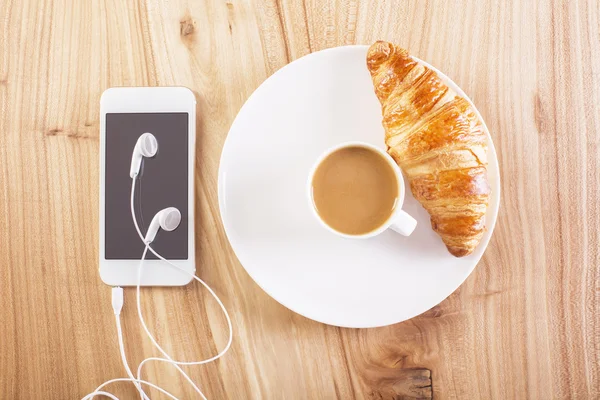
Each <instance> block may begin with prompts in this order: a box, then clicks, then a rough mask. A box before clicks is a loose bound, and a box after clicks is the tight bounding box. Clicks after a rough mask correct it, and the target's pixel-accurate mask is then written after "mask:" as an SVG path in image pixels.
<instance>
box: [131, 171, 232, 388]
mask: <svg viewBox="0 0 600 400" xmlns="http://www.w3.org/2000/svg"><path fill="white" fill-rule="evenodd" d="M136 179H137V175H135V176H134V177H133V180H132V185H131V216H132V218H133V223H134V225H135V229H136V231H137V233H138V235H139V237H140V239H141V240H142V241H144V236H143V235H142V232H141V230H140V228H139V225H138V222H137V218H136V216H135V209H134V198H135V182H136ZM147 250H150V251H151V252H152V253H153V254H154V255H155V256H156V257H157V258H159V259H160V260H162V261H164V262H165V263H167V264H168V265H170V266H172V267H174V268H177V269H178V270H180V271H183V272H184V273H186V274H188V275H189V276H191V277H192V278H194V279H195V280H197V281H198V282H200V283H201V284H202V286H204V287H205V288H206V289H207V290H208V291H209V293H210V294H211V295H212V296H213V297H214V299H215V300H216V301H217V303H218V304H219V306H220V307H221V310H222V311H223V314H224V315H225V318H226V320H227V325H228V328H229V339H228V341H227V344H226V346H225V348H224V349H223V350H221V352H219V353H218V354H217V355H216V356H214V357H211V358H209V359H206V360H202V361H174V360H173V359H172V358H171V357H170V356H169V355H168V354H167V353H166V352H165V351H164V350H163V348H162V347H161V346H160V345H159V344H158V342H157V341H156V339H155V338H154V336H153V335H152V333H151V332H150V330H149V329H148V327H147V326H146V322H145V320H144V317H143V314H142V309H141V301H140V285H141V272H142V265H143V261H144V259H145V257H146V253H147ZM136 300H137V309H138V316H139V318H140V323H141V324H142V327H143V328H144V331H145V332H146V334H147V335H148V338H149V339H150V341H151V342H152V344H153V345H154V347H156V348H157V349H158V350H159V351H160V352H161V353H162V354H163V355H164V356H165V357H166V358H158V357H149V358H147V359H145V360H143V361H142V362H141V363H140V365H139V366H138V370H137V377H138V379H140V376H141V370H142V367H143V365H144V364H145V363H146V362H148V361H162V362H167V363H170V364H172V365H173V366H175V368H177V369H178V370H179V371H180V372H181V374H182V375H183V376H184V377H185V378H186V379H187V380H188V382H190V384H191V385H192V386H193V387H194V389H196V391H197V392H198V394H200V396H202V398H203V399H206V397H205V396H204V394H203V393H202V392H201V391H200V389H199V388H198V387H197V386H196V385H195V384H194V383H193V381H192V380H191V379H190V378H189V376H188V375H187V374H186V373H185V372H184V371H183V370H182V369H181V368H180V367H179V365H202V364H206V363H209V362H212V361H214V360H217V359H218V358H220V357H222V356H223V355H224V354H225V353H226V352H227V351H228V350H229V348H230V347H231V343H232V341H233V325H232V323H231V318H230V317H229V313H228V312H227V309H226V308H225V306H224V305H223V303H222V302H221V299H219V297H218V296H217V295H216V293H215V292H214V291H213V290H212V289H211V288H210V287H209V286H208V284H206V282H204V281H203V280H202V279H200V278H199V277H197V276H196V275H194V274H192V273H190V272H188V271H186V270H185V269H183V268H181V267H179V266H178V265H175V264H173V263H172V262H170V261H169V260H167V259H165V258H164V257H163V256H161V255H160V254H158V253H157V252H156V251H155V250H154V249H153V248H152V247H151V246H150V244H149V243H147V244H146V248H145V249H144V254H143V255H142V260H141V261H140V267H139V270H138V282H137V286H136Z"/></svg>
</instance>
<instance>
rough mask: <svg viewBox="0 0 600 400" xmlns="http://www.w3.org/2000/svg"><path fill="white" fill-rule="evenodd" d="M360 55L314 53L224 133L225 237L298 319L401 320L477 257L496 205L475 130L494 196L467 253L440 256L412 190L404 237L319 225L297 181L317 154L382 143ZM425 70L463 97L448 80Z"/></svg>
mask: <svg viewBox="0 0 600 400" xmlns="http://www.w3.org/2000/svg"><path fill="white" fill-rule="evenodd" d="M367 49H368V46H346V47H337V48H332V49H327V50H323V51H320V52H317V53H312V54H309V55H307V56H305V57H302V58H300V59H298V60H296V61H294V62H292V63H290V64H288V65H286V66H285V67H283V68H282V69H280V70H279V71H277V72H276V73H275V74H273V75H272V76H271V77H269V78H268V79H267V80H266V81H265V82H263V84H262V85H261V86H260V87H259V88H258V89H256V91H255V92H254V93H253V94H252V95H251V96H250V98H249V99H248V100H247V101H246V103H245V104H244V106H243V107H242V109H241V110H240V112H239V114H238V115H237V117H236V119H235V121H234V122H233V125H232V126H231V129H230V131H229V134H228V136H227V139H226V141H225V145H224V147H223V153H222V155H221V162H220V166H219V184H218V186H219V206H220V211H221V218H222V220H223V224H224V226H225V232H226V234H227V237H228V239H229V241H230V243H231V246H232V248H233V250H234V252H235V254H236V256H237V257H238V259H239V261H240V263H241V264H242V265H243V266H244V268H245V269H246V271H247V272H248V274H249V275H250V276H251V277H252V278H253V279H254V281H255V282H256V283H257V284H258V285H259V286H260V287H261V288H262V289H263V290H264V291H265V292H267V293H268V294H269V295H270V296H271V297H273V298H274V299H275V300H277V301H278V302H280V303H281V304H283V305H284V306H286V307H288V308H289V309H291V310H293V311H295V312H297V313H298V314H301V315H304V316H305V317H307V318H310V319H313V320H316V321H319V322H323V323H326V324H330V325H336V326H342V327H354V328H364V327H376V326H383V325H390V324H394V323H397V322H401V321H404V320H407V319H409V318H412V317H414V316H416V315H419V314H421V313H423V312H424V311H427V310H428V309H430V308H431V307H433V306H435V305H436V304H438V303H440V302H441V301H442V300H444V299H445V298H446V297H447V296H449V295H450V294H451V293H452V292H454V291H455V290H456V289H457V288H458V287H459V286H460V285H461V284H462V283H463V282H464V280H465V279H466V278H467V277H468V276H469V274H470V273H471V272H472V271H473V269H474V268H475V266H476V265H477V262H478V261H479V260H480V258H481V256H482V255H483V252H484V251H485V248H486V247H487V245H488V243H489V241H490V237H491V235H492V232H493V230H494V225H495V223H496V218H497V215H498V208H499V204H500V175H499V168H498V160H497V157H496V151H495V149H494V145H493V143H492V139H491V137H490V135H489V132H488V130H487V127H485V126H484V128H485V132H486V134H487V136H488V145H489V149H488V161H489V165H488V179H489V183H490V187H491V188H492V196H491V198H490V204H489V207H488V211H487V214H486V229H487V230H486V232H485V234H484V235H483V238H482V240H481V243H480V244H479V246H478V247H477V249H476V250H475V251H474V252H473V253H472V254H471V255H469V256H467V257H463V258H455V257H454V256H452V255H451V254H450V253H449V252H448V250H447V249H446V247H445V246H444V244H443V243H442V240H441V239H440V237H439V236H438V235H437V234H436V233H435V232H434V231H433V230H432V228H431V224H430V221H429V214H428V213H427V212H426V211H425V210H424V209H423V208H422V207H421V206H420V204H419V203H418V202H417V201H416V200H415V199H414V198H413V196H412V194H411V192H410V190H407V192H406V198H405V201H404V206H403V207H402V208H403V209H404V210H405V211H406V212H408V213H409V214H410V215H412V216H413V217H414V218H415V219H416V220H417V222H418V225H417V228H416V229H415V231H414V233H413V234H412V235H411V236H409V237H403V236H401V235H399V234H397V233H395V232H393V231H391V230H388V231H385V232H384V233H382V234H381V235H379V236H376V237H374V238H370V239H365V240H356V239H347V238H342V237H339V236H336V235H334V234H333V233H331V232H329V231H327V230H326V229H324V228H323V227H322V226H321V225H320V224H319V222H318V221H317V220H316V219H315V217H314V215H313V214H312V210H311V209H310V208H309V205H308V203H307V201H306V181H307V178H308V174H309V173H310V169H311V166H312V165H313V164H314V162H315V160H316V159H317V158H318V157H319V155H321V154H322V153H323V152H324V151H325V150H326V149H328V148H330V147H332V146H334V145H335V144H337V143H341V142H347V141H363V142H368V143H371V144H373V145H376V146H378V147H380V148H382V149H384V148H385V146H384V141H383V140H384V131H383V127H382V125H381V119H382V117H381V106H380V104H379V101H378V100H377V98H376V96H375V93H374V91H373V85H372V83H371V76H370V74H369V71H368V70H367V66H366V54H367ZM418 61H420V60H418ZM420 62H422V61H420ZM422 63H423V64H424V65H426V66H427V67H429V68H431V69H433V70H434V71H436V72H437V73H438V74H439V75H440V76H441V77H442V79H444V80H445V81H446V83H447V84H448V86H450V87H451V88H452V89H454V90H455V91H456V92H457V93H458V94H459V95H461V96H463V97H465V98H467V99H468V97H467V96H466V95H465V94H464V92H463V91H462V90H461V89H460V88H459V87H458V86H457V85H456V84H455V83H454V82H452V81H451V80H450V79H449V78H448V77H446V76H445V75H444V74H442V73H441V72H439V71H438V70H437V69H435V68H433V67H431V66H430V65H429V64H427V63H425V62H422ZM469 101H470V100H469ZM478 114H479V113H478ZM479 117H480V118H481V116H480V115H479ZM482 121H483V120H482ZM406 187H407V188H409V185H408V183H407V182H406Z"/></svg>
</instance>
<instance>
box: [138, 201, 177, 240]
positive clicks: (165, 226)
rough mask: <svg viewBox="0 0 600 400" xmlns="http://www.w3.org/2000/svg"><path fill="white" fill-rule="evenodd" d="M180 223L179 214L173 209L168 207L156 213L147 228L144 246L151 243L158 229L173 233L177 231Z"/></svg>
mask: <svg viewBox="0 0 600 400" xmlns="http://www.w3.org/2000/svg"><path fill="white" fill-rule="evenodd" d="M180 222H181V213H180V212H179V210H178V209H176V208H175V207H168V208H165V209H162V210H160V211H159V212H158V213H156V215H155V216H154V218H152V222H150V227H149V228H148V232H147V233H146V237H145V238H144V242H145V243H146V244H149V243H152V241H153V240H154V238H155V237H156V234H157V233H158V230H159V229H162V230H165V231H167V232H170V231H174V230H175V229H177V227H178V226H179V223H180Z"/></svg>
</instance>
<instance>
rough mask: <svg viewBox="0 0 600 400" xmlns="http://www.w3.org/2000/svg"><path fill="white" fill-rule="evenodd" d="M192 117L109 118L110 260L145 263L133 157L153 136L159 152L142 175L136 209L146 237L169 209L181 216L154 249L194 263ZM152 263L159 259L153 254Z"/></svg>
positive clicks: (107, 197)
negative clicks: (190, 213)
mask: <svg viewBox="0 0 600 400" xmlns="http://www.w3.org/2000/svg"><path fill="white" fill-rule="evenodd" d="M188 120H189V114H188V113H123V114H121V113H118V114H117V113H107V114H106V168H105V176H106V181H105V202H104V206H105V209H104V215H105V231H104V235H105V241H104V243H105V254H104V256H105V258H106V259H107V260H131V259H140V258H141V257H142V253H143V251H144V244H143V243H142V241H141V240H140V238H139V236H138V234H137V232H136V231H135V226H134V225H133V220H132V218H131V211H130V200H131V182H132V179H131V177H130V176H129V169H130V167H131V155H132V153H133V148H134V147H135V143H136V142H137V140H138V138H139V137H140V135H142V134H143V133H145V132H150V133H152V134H153V135H154V136H155V137H156V140H157V141H158V152H157V153H156V155H155V156H154V157H152V158H146V157H144V159H143V161H142V166H141V169H140V174H139V175H138V178H137V182H136V188H135V199H134V208H135V213H136V216H137V220H138V223H139V225H140V229H141V231H142V234H144V235H145V234H146V231H147V230H148V226H149V225H150V221H151V220H152V218H153V217H154V215H155V214H156V213H157V212H158V211H160V210H162V209H163V208H166V207H176V208H178V209H179V211H180V212H181V223H180V224H179V227H178V228H177V229H175V230H174V231H172V232H165V231H162V230H160V231H159V232H158V235H156V239H155V240H154V242H152V247H153V248H154V249H155V250H156V251H157V252H158V253H159V254H161V255H162V256H163V257H165V258H167V259H172V260H186V259H187V258H188V157H189V152H188V143H189V141H188ZM147 258H148V259H156V257H155V256H154V255H153V254H151V253H150V252H148V254H147Z"/></svg>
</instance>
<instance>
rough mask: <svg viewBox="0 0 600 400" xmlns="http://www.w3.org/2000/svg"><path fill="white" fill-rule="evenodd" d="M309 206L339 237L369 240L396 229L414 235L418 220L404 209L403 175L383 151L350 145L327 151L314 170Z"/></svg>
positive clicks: (364, 145) (370, 147)
mask: <svg viewBox="0 0 600 400" xmlns="http://www.w3.org/2000/svg"><path fill="white" fill-rule="evenodd" d="M307 186H308V187H307V195H308V200H309V204H310V208H311V209H312V211H313V214H314V216H315V217H316V219H317V220H318V221H319V223H320V224H321V225H322V226H323V227H324V228H325V229H327V230H329V231H330V232H333V233H335V234H337V235H339V236H342V237H347V238H356V239H366V238H371V237H374V236H377V235H379V234H381V233H382V232H384V231H386V230H387V229H392V230H393V231H396V232H398V233H400V234H401V235H404V236H409V235H410V234H411V233H412V232H413V231H414V229H415V227H416V226H417V221H416V220H415V219H414V218H413V217H411V216H410V215H409V214H408V213H406V212H405V211H404V210H402V204H403V202H404V195H405V192H406V188H405V185H404V179H403V177H402V172H401V170H400V168H399V167H398V165H397V164H396V162H395V161H394V159H393V158H392V157H391V156H390V155H389V154H388V153H387V152H385V151H384V150H381V149H380V148H378V147H376V146H373V145H371V144H369V143H365V142H346V143H342V144H338V145H336V146H334V147H332V148H330V149H328V150H327V151H325V152H324V153H323V154H322V155H321V156H320V157H319V158H318V159H317V161H316V162H315V164H314V166H313V168H312V169H311V171H310V174H309V178H308V185H307Z"/></svg>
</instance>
